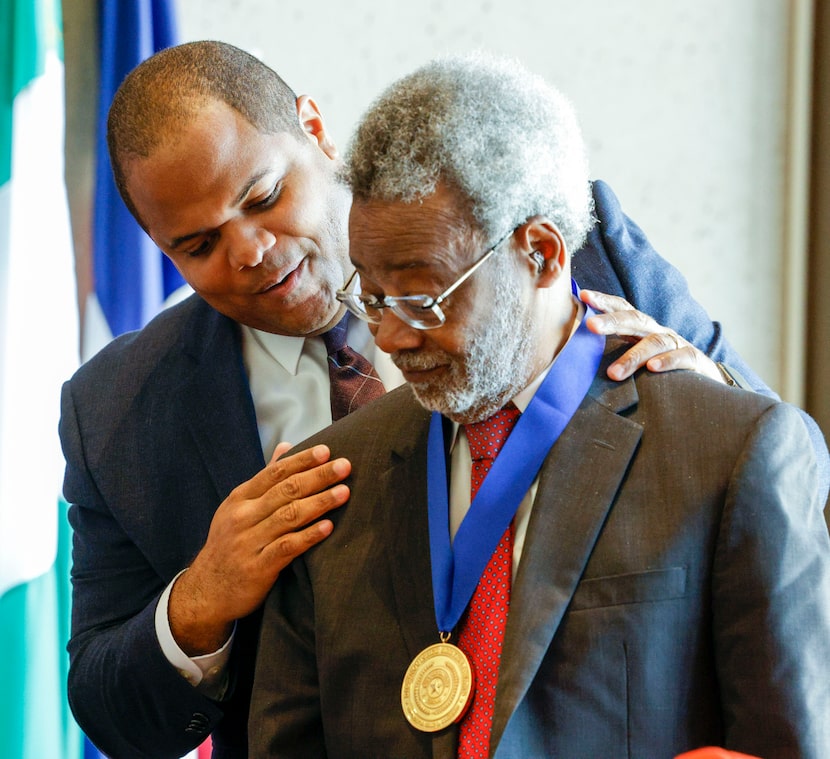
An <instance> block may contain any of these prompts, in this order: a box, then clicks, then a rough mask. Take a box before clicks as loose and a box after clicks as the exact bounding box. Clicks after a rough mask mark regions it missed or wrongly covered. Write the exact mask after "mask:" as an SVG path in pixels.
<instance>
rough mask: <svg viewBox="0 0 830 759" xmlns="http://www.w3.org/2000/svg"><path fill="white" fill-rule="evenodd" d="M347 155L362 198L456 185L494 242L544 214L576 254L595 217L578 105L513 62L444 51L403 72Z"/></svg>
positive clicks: (413, 196) (419, 194) (411, 198)
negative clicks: (425, 62) (497, 237)
mask: <svg viewBox="0 0 830 759" xmlns="http://www.w3.org/2000/svg"><path fill="white" fill-rule="evenodd" d="M346 161H347V165H346V169H345V170H346V172H347V179H348V182H349V184H350V185H351V188H352V193H353V194H354V197H355V198H356V199H358V200H363V201H367V200H381V201H403V202H405V203H411V202H416V201H418V200H419V199H421V198H424V197H426V196H429V195H431V194H432V193H433V192H435V189H436V184H437V183H438V182H442V183H447V184H450V185H452V186H455V187H457V188H458V189H459V190H460V191H461V192H462V193H463V195H465V196H466V198H467V200H468V201H469V205H470V208H471V211H472V216H473V219H474V221H475V223H476V224H477V225H478V226H479V227H480V229H481V231H482V232H483V233H484V235H485V237H486V238H488V239H494V238H495V237H496V236H499V235H502V234H504V233H505V232H507V231H508V230H510V229H513V228H515V227H517V226H518V225H520V224H521V223H523V222H524V221H525V220H526V219H527V218H529V217H531V216H534V215H536V214H539V215H544V216H547V217H548V218H549V219H551V220H552V221H553V222H554V223H555V224H556V225H557V227H558V228H559V230H560V232H561V233H562V236H563V238H564V240H565V244H566V246H567V248H568V250H569V251H571V252H572V251H575V250H577V249H579V247H580V246H581V245H582V243H583V242H584V240H585V236H586V234H587V232H588V230H589V229H590V227H591V224H592V210H593V200H592V196H591V189H590V182H589V172H588V161H587V157H586V151H585V145H584V143H583V140H582V136H581V134H580V130H579V125H578V123H577V119H576V115H575V113H574V110H573V107H572V106H571V104H570V102H569V101H568V100H567V99H566V98H565V97H564V96H563V95H562V94H561V93H560V92H559V91H558V90H556V89H554V88H553V87H551V86H550V85H549V84H547V83H546V82H545V81H544V80H543V79H542V78H541V77H539V76H537V75H535V74H532V73H531V72H529V71H528V70H527V69H526V68H525V67H524V66H522V65H521V64H520V63H519V62H518V61H516V60H512V59H506V58H498V57H495V56H492V55H488V54H485V53H481V52H478V53H472V54H467V55H461V56H448V57H444V58H439V59H437V60H435V61H432V62H431V63H428V64H427V65H425V66H423V67H421V68H420V69H418V70H417V71H415V72H414V73H412V74H409V75H408V76H405V77H403V78H402V79H400V80H398V81H397V82H395V83H394V84H392V85H391V86H390V87H389V88H388V89H387V90H386V91H385V92H384V93H383V94H382V95H381V96H380V97H379V98H378V99H377V100H375V102H374V103H373V104H372V105H371V106H370V108H369V110H368V111H367V112H366V114H365V115H364V116H363V118H362V120H361V122H360V124H359V126H358V129H357V132H356V134H355V136H354V137H353V139H352V141H351V144H350V146H349V149H348V151H347V157H346Z"/></svg>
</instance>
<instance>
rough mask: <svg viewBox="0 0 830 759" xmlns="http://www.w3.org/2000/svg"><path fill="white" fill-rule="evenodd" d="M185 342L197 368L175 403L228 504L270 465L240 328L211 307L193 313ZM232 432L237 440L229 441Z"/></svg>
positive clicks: (231, 439) (181, 386)
mask: <svg viewBox="0 0 830 759" xmlns="http://www.w3.org/2000/svg"><path fill="white" fill-rule="evenodd" d="M184 341H185V346H184V348H185V352H186V353H187V354H188V355H189V356H190V357H191V358H192V360H193V362H194V364H193V369H192V371H191V372H190V373H189V374H187V375H186V377H185V379H184V381H183V382H182V384H181V385H180V386H179V387H178V388H177V390H176V392H175V396H176V397H175V399H174V400H175V402H177V403H178V407H179V408H180V409H181V420H182V424H183V425H184V426H186V427H187V428H188V429H189V430H190V433H191V435H192V437H193V440H194V442H195V444H196V448H197V450H198V451H199V454H200V455H201V457H202V460H203V461H204V464H205V468H206V469H207V472H208V473H209V476H210V478H211V480H212V481H213V485H214V487H215V488H216V492H217V495H218V496H219V498H220V499H224V498H225V497H227V495H228V493H229V492H230V491H231V490H233V488H235V487H236V486H237V485H239V484H240V483H241V482H243V481H245V480H246V479H249V478H250V477H252V476H253V475H254V474H256V472H258V471H259V470H260V469H261V468H262V467H263V466H264V464H265V462H264V460H263V457H262V449H261V448H260V445H259V435H258V433H257V426H256V413H255V411H254V404H253V400H252V398H251V391H250V388H249V386H248V380H247V377H246V376H245V370H244V367H243V364H242V351H241V346H240V338H239V333H238V328H237V327H236V325H235V324H234V323H233V322H232V321H231V320H230V319H227V318H226V317H224V316H222V315H220V314H218V313H217V312H215V311H213V309H210V308H209V307H207V306H206V307H205V309H203V310H202V311H201V312H199V311H197V312H196V313H194V318H193V319H192V320H191V322H190V324H188V326H187V328H186V330H185V331H184ZM229 430H235V431H236V434H233V435H229V434H228V432H229Z"/></svg>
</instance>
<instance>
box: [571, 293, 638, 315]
mask: <svg viewBox="0 0 830 759" xmlns="http://www.w3.org/2000/svg"><path fill="white" fill-rule="evenodd" d="M579 299H580V300H581V301H582V302H583V303H587V304H588V305H589V306H590V307H591V308H593V309H594V311H606V312H611V311H633V310H634V306H632V305H631V304H630V303H629V302H628V301H627V300H626V299H625V298H620V297H618V296H616V295H608V294H607V293H601V292H599V291H597V290H580V291H579Z"/></svg>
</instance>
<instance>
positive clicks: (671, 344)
mask: <svg viewBox="0 0 830 759" xmlns="http://www.w3.org/2000/svg"><path fill="white" fill-rule="evenodd" d="M579 297H580V298H581V300H583V301H584V302H585V303H587V304H588V305H589V306H590V307H591V308H593V309H594V310H595V311H601V312H602V313H598V314H597V315H596V316H592V317H590V318H589V319H588V321H587V326H588V329H589V330H591V332H594V333H596V334H598V335H617V336H618V337H620V338H621V339H623V340H626V341H628V342H630V343H633V345H632V346H631V348H629V349H628V350H627V351H626V352H625V353H624V354H623V355H622V356H620V358H618V359H617V360H616V361H614V363H612V364H611V365H610V366H609V367H608V376H609V377H610V378H611V379H613V380H618V381H619V380H624V379H625V378H626V377H630V376H631V375H632V374H634V372H636V371H637V370H638V369H639V368H640V367H642V366H645V367H646V368H647V369H648V370H649V371H651V372H669V371H672V370H674V369H689V370H691V371H693V372H697V373H698V374H702V375H704V376H706V377H709V379H713V380H715V381H716V382H720V383H722V384H725V379H724V376H723V374H722V373H721V371H720V369H718V365H717V364H716V363H715V362H714V361H712V359H710V358H709V357H708V356H707V355H706V354H705V353H703V352H702V351H700V350H698V349H697V348H696V347H695V346H694V345H692V344H691V343H690V342H688V341H687V340H684V339H683V338H682V337H681V336H680V335H678V334H677V332H675V331H674V330H672V329H669V328H668V327H663V326H661V325H660V324H658V323H657V322H656V321H654V319H652V318H651V317H650V316H649V315H648V314H644V313H643V312H642V311H638V310H637V309H636V308H634V306H632V305H631V304H630V303H629V302H628V301H627V300H625V299H624V298H620V297H618V296H616V295H606V294H605V293H600V292H597V291H595V290H580V293H579Z"/></svg>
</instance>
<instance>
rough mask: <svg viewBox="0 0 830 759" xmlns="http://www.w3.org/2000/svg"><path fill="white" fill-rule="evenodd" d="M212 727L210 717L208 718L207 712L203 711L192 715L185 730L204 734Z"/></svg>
mask: <svg viewBox="0 0 830 759" xmlns="http://www.w3.org/2000/svg"><path fill="white" fill-rule="evenodd" d="M209 727H210V719H209V718H208V716H207V714H202V713H201V712H195V713H194V714H192V715H191V717H190V722H188V723H187V727H186V728H185V732H188V733H198V734H200V735H203V734H204V733H206V732H207V731H208V729H209Z"/></svg>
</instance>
